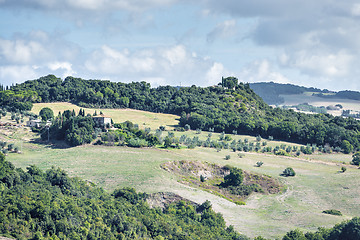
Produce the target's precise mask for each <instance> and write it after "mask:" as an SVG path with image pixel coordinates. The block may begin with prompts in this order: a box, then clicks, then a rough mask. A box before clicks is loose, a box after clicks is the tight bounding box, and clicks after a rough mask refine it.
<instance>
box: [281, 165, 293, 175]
mask: <svg viewBox="0 0 360 240" xmlns="http://www.w3.org/2000/svg"><path fill="white" fill-rule="evenodd" d="M295 174H296V173H295V171H294V169H292V168H291V167H288V168H285V170H284V171H283V173H282V174H281V175H282V176H285V177H294V176H295Z"/></svg>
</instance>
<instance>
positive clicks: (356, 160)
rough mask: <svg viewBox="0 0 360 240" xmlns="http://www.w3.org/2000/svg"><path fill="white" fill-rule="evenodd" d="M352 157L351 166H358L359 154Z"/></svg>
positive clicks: (359, 162) (359, 161)
mask: <svg viewBox="0 0 360 240" xmlns="http://www.w3.org/2000/svg"><path fill="white" fill-rule="evenodd" d="M352 157H353V159H352V160H351V164H353V165H356V166H359V164H360V152H357V153H355V154H354V155H353V156H352Z"/></svg>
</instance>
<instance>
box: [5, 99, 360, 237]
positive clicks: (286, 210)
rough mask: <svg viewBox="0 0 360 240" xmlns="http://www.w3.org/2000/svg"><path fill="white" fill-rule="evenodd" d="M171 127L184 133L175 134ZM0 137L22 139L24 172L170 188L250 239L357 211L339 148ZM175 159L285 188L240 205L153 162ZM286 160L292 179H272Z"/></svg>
mask: <svg viewBox="0 0 360 240" xmlns="http://www.w3.org/2000/svg"><path fill="white" fill-rule="evenodd" d="M65 105H66V104H64V106H65ZM67 106H69V105H67ZM126 113H127V112H116V114H119V115H126ZM160 116H161V115H159V118H160ZM8 117H10V116H9V115H8V116H7V118H8ZM115 117H116V116H115ZM124 117H126V116H124ZM24 131H25V133H24ZM178 133H179V134H184V133H183V132H176V134H178ZM185 134H187V135H189V137H190V136H191V137H192V136H199V138H200V139H206V138H207V135H208V133H207V132H202V133H200V134H196V133H195V131H188V132H185ZM166 135H168V132H166V131H165V132H163V136H164V137H165V136H166ZM220 135H221V134H217V133H213V134H212V138H213V139H218V138H219V137H220ZM178 136H180V135H178ZM232 137H233V138H234V140H236V141H238V140H240V139H242V142H244V141H245V140H246V139H248V140H249V141H250V142H252V141H256V139H255V138H254V137H250V136H240V135H232ZM0 138H1V139H2V140H6V141H7V142H8V143H10V142H14V143H16V144H20V141H21V139H23V141H22V152H23V154H16V153H9V156H8V159H9V160H10V161H11V162H12V163H13V164H15V166H16V167H21V168H22V169H23V170H24V171H26V167H28V166H30V165H34V164H35V165H37V166H39V168H40V169H41V170H43V171H46V170H49V169H51V166H56V167H61V168H63V169H65V170H66V172H68V173H69V175H70V176H72V177H75V176H76V177H81V178H84V179H86V180H87V181H88V182H89V181H90V182H92V183H96V184H97V185H98V186H101V187H104V188H106V189H107V191H110V192H113V191H114V190H115V189H118V188H123V187H134V188H136V190H138V191H144V192H147V193H151V192H158V191H162V192H169V191H171V192H175V193H176V194H179V195H181V196H182V197H185V198H187V199H190V200H191V201H193V202H196V203H198V204H201V203H203V202H204V201H206V200H210V201H211V203H212V205H213V209H214V210H215V211H216V212H220V213H222V214H223V216H224V219H225V221H226V223H227V225H233V226H234V229H236V230H237V231H239V232H241V233H244V234H246V235H248V236H251V237H255V236H258V235H262V236H265V237H268V238H270V239H274V238H281V237H282V235H283V234H285V233H286V232H288V231H290V230H291V229H295V228H300V229H302V230H303V231H309V230H312V231H314V230H316V229H317V227H320V226H325V227H331V226H333V225H334V224H335V223H339V222H341V221H342V220H346V219H350V218H351V217H354V216H358V215H360V213H359V210H358V208H357V202H356V196H357V194H358V188H357V186H356V184H357V182H356V181H353V179H356V178H358V175H359V171H358V170H357V169H356V168H353V167H352V166H350V165H346V167H347V168H348V171H347V172H346V173H345V174H339V173H338V171H339V169H340V165H342V163H341V162H342V161H346V162H347V163H348V162H349V160H350V158H351V156H350V155H345V154H341V153H339V154H331V155H329V154H313V155H301V156H300V157H299V158H294V157H291V158H290V157H287V156H276V155H273V154H270V155H269V154H262V153H244V156H243V157H242V158H239V157H238V156H237V154H238V153H237V152H233V151H232V150H231V149H223V150H221V151H220V152H217V151H216V150H215V149H210V148H195V149H173V150H170V149H161V148H160V149H157V148H129V147H121V146H99V145H84V146H78V147H73V148H68V147H63V146H57V145H51V144H50V145H48V144H46V142H43V143H41V142H37V141H35V139H33V138H36V135H33V133H31V132H28V130H27V129H26V128H25V129H22V128H14V129H13V130H10V129H9V130H6V132H5V131H2V132H1V136H0ZM275 144H276V145H279V144H283V143H282V142H277V141H269V142H268V145H269V146H275ZM285 144H287V143H285ZM225 155H230V156H231V158H230V159H229V160H225V159H224V156H225ZM181 160H185V161H186V160H193V161H198V162H203V161H208V162H210V163H215V164H220V165H224V164H229V165H231V166H236V167H239V168H241V169H244V170H245V171H251V172H256V173H259V174H261V175H267V176H272V177H273V178H280V181H281V182H282V183H284V184H285V185H286V186H287V187H288V190H287V191H286V192H284V193H281V194H274V195H259V194H254V195H251V196H250V198H249V199H248V200H246V205H245V206H239V205H235V204H233V203H231V202H229V201H226V200H225V199H224V198H222V197H219V196H217V195H214V194H210V193H209V192H206V191H203V190H201V189H197V188H192V187H188V186H186V185H184V184H182V183H181V179H179V178H178V177H176V176H175V175H174V174H171V173H169V172H166V171H164V170H162V169H161V168H160V165H161V164H163V163H167V162H169V161H181ZM257 161H263V162H264V165H263V166H262V167H261V168H259V167H254V164H255V163H256V162H257ZM287 166H292V167H293V168H294V169H295V170H296V173H297V176H296V177H295V178H284V177H279V173H281V171H282V170H283V169H284V168H285V167H287ZM179 180H180V181H179ZM16 189H19V188H18V187H16V188H14V189H13V190H16ZM335 193H336V194H335ZM337 193H339V194H337ZM351 199H353V200H351ZM77 201H80V199H78V200H77ZM331 208H335V209H338V210H340V211H341V212H342V213H343V214H344V216H332V215H325V214H323V213H321V212H322V211H323V210H326V209H331Z"/></svg>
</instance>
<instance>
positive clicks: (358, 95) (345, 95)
mask: <svg viewBox="0 0 360 240" xmlns="http://www.w3.org/2000/svg"><path fill="white" fill-rule="evenodd" d="M314 96H317V97H322V98H342V99H351V100H360V92H357V91H349V90H346V91H340V92H337V93H335V94H330V95H326V94H323V93H318V94H314Z"/></svg>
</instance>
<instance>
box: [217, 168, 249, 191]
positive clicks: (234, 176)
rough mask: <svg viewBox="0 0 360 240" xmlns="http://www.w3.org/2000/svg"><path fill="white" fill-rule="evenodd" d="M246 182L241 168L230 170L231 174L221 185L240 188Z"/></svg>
mask: <svg viewBox="0 0 360 240" xmlns="http://www.w3.org/2000/svg"><path fill="white" fill-rule="evenodd" d="M243 180H244V174H243V171H242V170H241V169H240V168H236V167H232V168H230V174H228V175H226V176H225V177H224V182H223V183H222V184H221V185H222V186H223V187H228V186H239V185H240V184H241V183H242V182H243Z"/></svg>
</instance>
